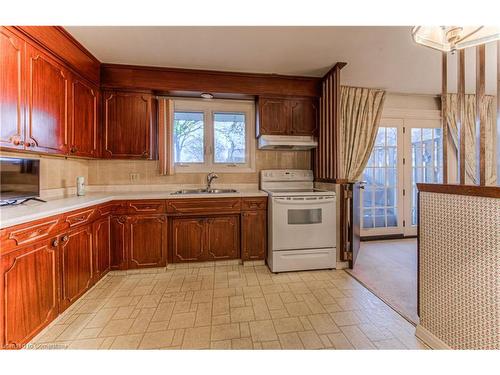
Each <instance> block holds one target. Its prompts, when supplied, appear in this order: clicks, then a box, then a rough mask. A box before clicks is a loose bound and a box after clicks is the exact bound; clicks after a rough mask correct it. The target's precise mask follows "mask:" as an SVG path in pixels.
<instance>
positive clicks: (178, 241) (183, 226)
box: [172, 218, 207, 262]
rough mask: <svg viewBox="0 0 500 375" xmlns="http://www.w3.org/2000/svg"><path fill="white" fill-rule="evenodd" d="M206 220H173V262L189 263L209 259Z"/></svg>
mask: <svg viewBox="0 0 500 375" xmlns="http://www.w3.org/2000/svg"><path fill="white" fill-rule="evenodd" d="M204 250H205V219H200V218H190V219H173V220H172V261H173V262H189V261H202V260H206V259H207V254H206V252H205V251H204Z"/></svg>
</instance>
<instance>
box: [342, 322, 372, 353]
mask: <svg viewBox="0 0 500 375" xmlns="http://www.w3.org/2000/svg"><path fill="white" fill-rule="evenodd" d="M340 329H341V330H342V333H343V334H344V335H345V336H346V337H347V339H348V340H349V342H350V343H351V344H352V346H354V348H355V349H375V346H374V345H373V344H372V342H371V341H370V340H369V339H368V337H366V335H365V334H364V333H363V332H362V331H361V330H360V329H359V328H358V327H357V326H344V327H340Z"/></svg>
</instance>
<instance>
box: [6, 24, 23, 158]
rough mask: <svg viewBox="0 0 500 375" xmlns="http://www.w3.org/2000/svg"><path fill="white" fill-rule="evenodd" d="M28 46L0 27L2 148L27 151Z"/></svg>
mask: <svg viewBox="0 0 500 375" xmlns="http://www.w3.org/2000/svg"><path fill="white" fill-rule="evenodd" d="M24 57H25V43H24V41H22V40H21V39H19V38H17V37H16V36H15V35H14V34H13V33H11V32H10V31H9V30H7V29H6V28H5V27H0V67H1V68H0V69H1V74H0V77H1V79H0V146H2V147H9V148H13V149H22V148H24V105H25V96H24V93H25V91H24V90H25V85H24V79H25V78H24Z"/></svg>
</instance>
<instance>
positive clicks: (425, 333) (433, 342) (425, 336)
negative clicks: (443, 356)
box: [415, 324, 451, 350]
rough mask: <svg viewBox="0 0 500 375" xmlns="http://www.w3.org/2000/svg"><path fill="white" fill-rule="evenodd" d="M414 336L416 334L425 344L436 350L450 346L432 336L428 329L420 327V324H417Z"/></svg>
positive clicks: (446, 348)
mask: <svg viewBox="0 0 500 375" xmlns="http://www.w3.org/2000/svg"><path fill="white" fill-rule="evenodd" d="M415 336H417V337H418V338H419V339H420V340H422V341H423V342H424V343H425V344H426V345H428V346H429V347H431V348H432V349H437V350H450V349H451V347H450V346H449V345H447V344H446V343H445V342H444V341H442V340H441V339H440V338H438V337H436V336H434V335H433V334H432V333H431V332H430V331H429V330H428V329H426V328H424V327H422V325H420V324H418V325H417V328H416V330H415Z"/></svg>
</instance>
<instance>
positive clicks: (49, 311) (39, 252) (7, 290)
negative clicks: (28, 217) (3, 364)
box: [0, 241, 59, 349]
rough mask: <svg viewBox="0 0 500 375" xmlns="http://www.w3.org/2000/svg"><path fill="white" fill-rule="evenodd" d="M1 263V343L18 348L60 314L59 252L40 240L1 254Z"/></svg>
mask: <svg viewBox="0 0 500 375" xmlns="http://www.w3.org/2000/svg"><path fill="white" fill-rule="evenodd" d="M1 265H2V268H1V269H2V272H1V278H2V284H0V285H1V286H2V293H1V296H2V301H1V307H0V312H1V313H0V318H1V324H0V327H2V337H1V346H2V347H4V348H5V347H7V348H13V349H18V348H21V346H22V345H23V344H25V343H27V342H28V341H29V340H30V339H31V338H33V337H34V336H35V335H36V334H37V333H38V332H40V331H41V330H42V329H43V328H44V327H45V326H46V325H47V324H49V323H50V322H51V321H52V320H53V319H54V318H55V317H56V316H57V314H58V308H59V306H58V300H59V263H58V253H57V249H56V248H53V247H52V246H51V245H50V242H49V241H41V242H38V243H37V244H34V245H32V246H29V247H25V248H23V249H21V250H19V251H16V252H13V253H11V254H9V255H7V256H4V257H2V258H1Z"/></svg>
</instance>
